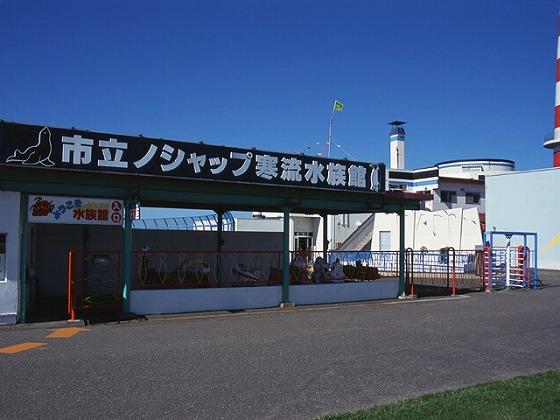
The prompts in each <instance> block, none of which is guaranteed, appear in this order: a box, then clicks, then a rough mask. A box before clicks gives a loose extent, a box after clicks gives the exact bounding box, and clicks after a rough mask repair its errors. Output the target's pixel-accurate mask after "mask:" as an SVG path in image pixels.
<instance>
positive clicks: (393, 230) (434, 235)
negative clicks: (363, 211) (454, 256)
mask: <svg viewBox="0 0 560 420" xmlns="http://www.w3.org/2000/svg"><path fill="white" fill-rule="evenodd" d="M383 231H385V232H387V231H389V232H390V238H391V240H390V241H391V244H390V245H391V246H390V248H391V251H398V250H399V232H400V227H399V216H398V215H397V214H395V213H391V214H385V213H379V214H377V215H376V216H375V223H374V226H373V236H372V241H371V250H372V251H380V250H381V249H380V237H381V233H380V232H383ZM480 245H482V234H481V231H480V221H479V218H478V211H477V210H476V209H466V210H463V209H452V210H443V211H436V212H430V211H423V210H418V211H406V212H405V247H406V248H412V249H414V250H417V251H419V250H421V249H422V248H425V249H427V250H430V251H431V250H439V249H441V248H445V247H450V246H452V247H453V248H455V249H457V250H474V249H475V247H476V246H480Z"/></svg>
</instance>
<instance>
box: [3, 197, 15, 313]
mask: <svg viewBox="0 0 560 420" xmlns="http://www.w3.org/2000/svg"><path fill="white" fill-rule="evenodd" d="M0 233H3V234H5V235H6V276H5V278H4V279H0V324H14V323H15V322H16V319H17V308H18V296H19V293H18V284H19V248H20V193H18V192H13V191H0Z"/></svg>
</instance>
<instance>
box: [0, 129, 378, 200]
mask: <svg viewBox="0 0 560 420" xmlns="http://www.w3.org/2000/svg"><path fill="white" fill-rule="evenodd" d="M0 165H15V166H23V167H39V168H55V169H65V170H69V171H73V170H79V171H95V172H100V171H101V172H108V173H121V174H129V175H150V176H157V177H174V178H185V179H200V180H215V181H228V182H244V183H253V184H267V185H282V186H291V187H306V188H327V189H334V190H350V191H374V192H383V191H384V190H385V165H384V164H383V163H375V164H369V163H363V162H353V161H349V160H336V159H325V158H320V157H316V156H305V155H294V154H285V153H277V152H264V151H260V150H256V149H250V150H247V149H239V148H235V147H224V146H212V145H208V144H203V143H187V142H180V141H172V140H164V139H153V138H148V137H132V136H124V135H118V134H109V133H98V132H92V131H82V130H71V129H61V128H54V127H48V126H36V125H25V124H16V123H8V122H0Z"/></svg>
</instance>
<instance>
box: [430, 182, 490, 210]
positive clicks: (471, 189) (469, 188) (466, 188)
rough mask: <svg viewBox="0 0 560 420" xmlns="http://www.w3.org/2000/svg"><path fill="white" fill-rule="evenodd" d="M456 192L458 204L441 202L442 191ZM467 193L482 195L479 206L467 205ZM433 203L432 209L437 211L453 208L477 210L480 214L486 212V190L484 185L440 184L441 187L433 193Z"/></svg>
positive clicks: (469, 183) (467, 183)
mask: <svg viewBox="0 0 560 420" xmlns="http://www.w3.org/2000/svg"><path fill="white" fill-rule="evenodd" d="M442 190H445V191H455V192H456V193H457V202H456V203H445V202H443V201H441V191H442ZM466 193H476V194H479V195H480V202H479V203H478V204H467V202H466ZM432 194H433V203H432V206H431V209H433V210H434V211H435V210H449V209H453V208H464V209H467V208H476V209H478V211H479V212H480V213H484V212H485V209H486V207H485V202H486V197H485V194H486V192H485V189H484V184H483V183H477V184H474V183H472V182H446V181H441V180H440V182H439V186H438V188H437V189H436V190H434V191H433V192H432Z"/></svg>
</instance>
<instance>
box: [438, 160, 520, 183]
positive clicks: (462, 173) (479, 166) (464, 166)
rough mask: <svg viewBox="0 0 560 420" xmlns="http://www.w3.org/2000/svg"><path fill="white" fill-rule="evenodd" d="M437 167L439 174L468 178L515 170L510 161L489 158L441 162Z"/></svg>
mask: <svg viewBox="0 0 560 420" xmlns="http://www.w3.org/2000/svg"><path fill="white" fill-rule="evenodd" d="M437 167H438V168H439V176H443V177H451V178H468V179H479V178H478V177H479V176H480V175H493V174H501V173H504V172H512V171H514V170H515V165H514V164H513V163H512V162H504V161H499V160H491V159H489V160H472V161H469V160H463V161H458V162H449V163H446V162H442V163H440V164H438V165H437Z"/></svg>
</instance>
